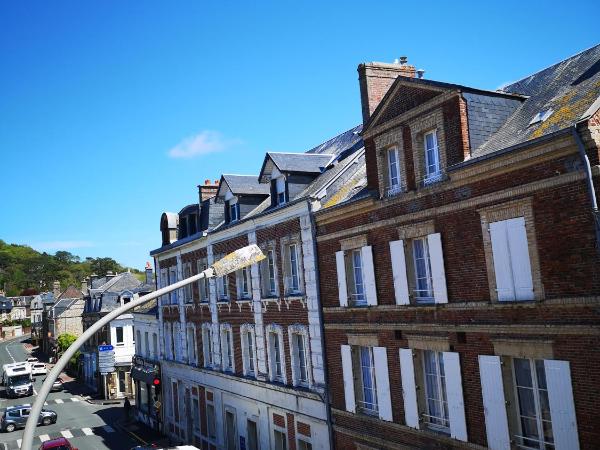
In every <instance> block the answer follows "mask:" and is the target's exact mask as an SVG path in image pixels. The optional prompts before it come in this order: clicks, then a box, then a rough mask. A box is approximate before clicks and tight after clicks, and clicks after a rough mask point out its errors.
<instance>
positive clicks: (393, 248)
mask: <svg viewBox="0 0 600 450" xmlns="http://www.w3.org/2000/svg"><path fill="white" fill-rule="evenodd" d="M390 256H391V258H392V275H393V277H394V293H395V295H396V304H397V305H408V304H410V297H409V293H408V278H407V275H406V259H405V256H404V241H403V240H399V241H390Z"/></svg>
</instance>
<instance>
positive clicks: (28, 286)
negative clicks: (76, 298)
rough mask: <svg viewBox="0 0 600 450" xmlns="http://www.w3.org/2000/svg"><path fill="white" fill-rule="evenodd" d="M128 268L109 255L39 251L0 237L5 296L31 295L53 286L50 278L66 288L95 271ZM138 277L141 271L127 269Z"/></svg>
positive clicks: (1, 280)
mask: <svg viewBox="0 0 600 450" xmlns="http://www.w3.org/2000/svg"><path fill="white" fill-rule="evenodd" d="M126 270H127V268H126V267H123V266H121V265H120V264H119V263H118V262H117V261H115V260H114V259H112V258H108V257H106V258H91V257H86V258H83V259H82V258H80V257H79V256H77V255H73V254H72V253H69V252H67V251H58V252H56V253H55V254H54V255H50V254H48V253H45V252H43V253H40V252H38V251H36V250H34V249H32V248H31V247H28V246H26V245H16V244H7V243H6V242H4V241H2V240H0V289H1V290H4V291H5V292H6V295H8V296H15V295H33V294H36V293H38V292H43V291H49V290H52V282H54V281H60V285H61V286H62V287H63V289H64V288H66V287H67V286H68V285H70V284H72V285H74V286H80V285H81V280H83V279H84V278H85V277H87V276H90V275H91V274H93V273H95V274H96V275H99V276H104V275H105V274H106V273H107V272H109V271H112V272H113V273H116V272H123V271H126ZM130 270H131V272H132V273H134V274H136V276H138V277H139V278H140V279H143V278H142V277H143V272H141V271H139V270H137V269H130Z"/></svg>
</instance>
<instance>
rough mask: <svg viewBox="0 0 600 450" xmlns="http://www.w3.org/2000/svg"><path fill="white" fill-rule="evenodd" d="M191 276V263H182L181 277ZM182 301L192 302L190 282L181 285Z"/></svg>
mask: <svg viewBox="0 0 600 450" xmlns="http://www.w3.org/2000/svg"><path fill="white" fill-rule="evenodd" d="M191 276H192V263H191V262H187V263H184V264H183V279H186V278H189V277H191ZM183 302H184V303H193V302H194V297H193V293H192V284H191V283H189V284H186V285H185V286H184V287H183Z"/></svg>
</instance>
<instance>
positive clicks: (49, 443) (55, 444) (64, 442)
mask: <svg viewBox="0 0 600 450" xmlns="http://www.w3.org/2000/svg"><path fill="white" fill-rule="evenodd" d="M60 445H71V443H70V442H69V441H67V439H66V438H64V437H60V438H56V439H50V440H49V441H44V443H43V444H42V448H54V447H58V446H60Z"/></svg>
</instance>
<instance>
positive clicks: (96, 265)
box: [91, 258, 122, 277]
mask: <svg viewBox="0 0 600 450" xmlns="http://www.w3.org/2000/svg"><path fill="white" fill-rule="evenodd" d="M91 267H92V271H93V272H94V273H95V274H96V275H99V276H101V277H102V276H104V275H106V273H107V272H113V273H117V272H119V271H120V270H121V269H122V267H121V266H120V265H119V263H118V262H116V261H115V260H114V259H112V258H96V259H94V260H93V261H92V264H91Z"/></svg>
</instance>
